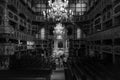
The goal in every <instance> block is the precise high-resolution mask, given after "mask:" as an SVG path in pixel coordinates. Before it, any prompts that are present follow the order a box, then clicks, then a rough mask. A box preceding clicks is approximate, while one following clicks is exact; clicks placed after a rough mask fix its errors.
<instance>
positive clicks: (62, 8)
mask: <svg viewBox="0 0 120 80" xmlns="http://www.w3.org/2000/svg"><path fill="white" fill-rule="evenodd" d="M48 3H49V6H50V9H47V10H46V11H43V15H44V18H45V19H50V18H52V19H54V20H56V21H62V20H63V19H68V18H72V15H73V12H72V10H67V9H66V7H67V6H68V0H64V1H62V0H55V2H53V3H52V0H49V1H48Z"/></svg>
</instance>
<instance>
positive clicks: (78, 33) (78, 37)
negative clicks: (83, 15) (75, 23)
mask: <svg viewBox="0 0 120 80" xmlns="http://www.w3.org/2000/svg"><path fill="white" fill-rule="evenodd" d="M80 38H81V29H80V28H78V29H77V39H80Z"/></svg>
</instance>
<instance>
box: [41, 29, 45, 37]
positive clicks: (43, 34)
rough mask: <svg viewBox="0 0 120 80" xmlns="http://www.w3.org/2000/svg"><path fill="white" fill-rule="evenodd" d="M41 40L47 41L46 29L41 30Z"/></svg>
mask: <svg viewBox="0 0 120 80" xmlns="http://www.w3.org/2000/svg"><path fill="white" fill-rule="evenodd" d="M41 39H45V28H41Z"/></svg>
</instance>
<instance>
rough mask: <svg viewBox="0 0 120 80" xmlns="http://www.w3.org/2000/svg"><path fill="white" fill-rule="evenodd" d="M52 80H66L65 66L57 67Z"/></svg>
mask: <svg viewBox="0 0 120 80" xmlns="http://www.w3.org/2000/svg"><path fill="white" fill-rule="evenodd" d="M51 80H65V73H64V68H56V70H54V71H53V73H52V75H51Z"/></svg>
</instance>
